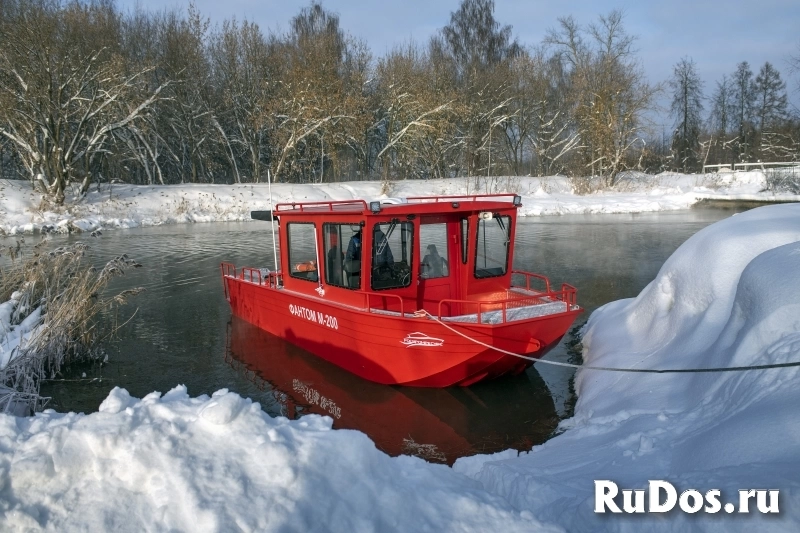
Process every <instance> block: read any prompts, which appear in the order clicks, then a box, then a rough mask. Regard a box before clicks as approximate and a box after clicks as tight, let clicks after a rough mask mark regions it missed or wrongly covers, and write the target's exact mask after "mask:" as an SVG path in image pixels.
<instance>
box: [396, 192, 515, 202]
mask: <svg viewBox="0 0 800 533" xmlns="http://www.w3.org/2000/svg"><path fill="white" fill-rule="evenodd" d="M515 196H517V195H515V194H504V193H495V194H465V195H463V196H461V195H456V196H410V197H408V198H406V201H407V202H408V203H410V204H425V203H439V202H446V203H453V202H458V201H462V202H477V201H479V200H495V201H501V200H500V199H501V198H508V201H509V202H512V203H513V202H514V197H515Z"/></svg>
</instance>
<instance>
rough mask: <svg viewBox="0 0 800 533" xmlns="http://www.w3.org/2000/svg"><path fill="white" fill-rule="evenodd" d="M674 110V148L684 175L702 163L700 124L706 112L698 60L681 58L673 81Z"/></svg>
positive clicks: (671, 86) (676, 159)
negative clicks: (698, 71)
mask: <svg viewBox="0 0 800 533" xmlns="http://www.w3.org/2000/svg"><path fill="white" fill-rule="evenodd" d="M669 85H670V88H671V89H672V106H671V111H672V115H673V117H675V130H674V132H673V134H672V149H673V151H674V152H675V161H676V162H677V167H678V168H679V169H680V170H682V171H683V172H689V171H695V170H697V163H698V161H699V160H700V157H699V155H698V149H699V146H700V122H701V118H700V116H701V113H702V112H703V92H702V91H703V82H702V80H701V79H700V76H698V74H697V68H696V67H695V64H694V61H692V60H691V59H689V58H683V59H681V60H680V61H679V62H678V63H677V64H676V65H675V67H674V69H673V74H672V79H670V81H669Z"/></svg>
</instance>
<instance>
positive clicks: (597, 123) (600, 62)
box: [546, 11, 659, 185]
mask: <svg viewBox="0 0 800 533" xmlns="http://www.w3.org/2000/svg"><path fill="white" fill-rule="evenodd" d="M559 22H560V25H561V28H560V30H559V31H551V32H550V33H549V34H548V37H547V40H546V42H547V43H549V44H552V45H555V46H556V47H557V48H558V49H559V50H560V51H561V53H562V54H564V57H565V58H566V60H567V62H568V64H569V65H570V68H571V73H572V76H573V79H574V82H573V87H574V91H575V92H574V96H573V98H574V100H573V101H574V111H573V112H574V114H575V117H576V120H577V122H578V124H579V133H580V136H581V144H582V145H583V146H584V147H585V148H584V153H585V159H584V164H585V166H586V167H589V168H591V171H592V174H595V173H596V172H599V174H601V175H603V176H604V177H605V181H606V184H607V185H613V184H614V183H615V181H616V176H617V174H618V173H619V172H620V171H621V170H623V169H624V168H627V166H628V160H629V159H630V158H631V155H632V153H633V152H634V151H636V150H637V149H641V147H642V146H643V144H644V140H643V133H644V125H645V124H644V121H645V118H644V116H645V112H646V111H648V110H650V109H651V108H652V107H653V105H654V96H655V94H656V92H657V91H658V90H659V88H658V87H653V86H651V85H650V84H649V83H647V81H646V80H645V78H644V73H643V71H642V68H641V65H640V64H639V62H638V61H637V60H636V59H635V56H634V49H633V43H634V38H633V37H632V36H630V35H628V34H627V33H626V32H625V30H624V27H623V24H622V23H623V16H622V13H621V12H620V11H612V12H611V13H609V14H608V15H606V16H601V17H600V20H599V22H598V23H595V24H590V25H589V26H588V28H586V29H582V28H581V27H580V26H578V24H577V23H576V22H575V20H574V19H573V18H571V17H568V18H563V19H560V20H559ZM584 36H585V37H587V38H588V39H589V42H588V43H587V42H586V41H585V40H584Z"/></svg>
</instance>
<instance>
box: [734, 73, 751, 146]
mask: <svg viewBox="0 0 800 533" xmlns="http://www.w3.org/2000/svg"><path fill="white" fill-rule="evenodd" d="M733 105H734V115H733V121H734V122H733V126H734V128H735V130H736V134H737V139H736V143H735V145H736V146H735V153H736V158H737V159H738V160H739V161H748V160H749V159H750V154H751V152H752V137H753V135H754V132H753V129H754V128H753V108H754V105H755V87H754V84H753V71H752V70H750V65H749V64H748V63H747V61H742V62H741V63H739V64H738V65H737V66H736V72H735V73H734V74H733Z"/></svg>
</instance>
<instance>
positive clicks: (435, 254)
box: [422, 244, 447, 278]
mask: <svg viewBox="0 0 800 533" xmlns="http://www.w3.org/2000/svg"><path fill="white" fill-rule="evenodd" d="M446 268H447V259H445V258H444V257H442V256H441V255H439V251H438V250H436V245H435V244H429V245H428V253H427V254H425V257H424V258H423V259H422V277H424V278H441V277H444V276H446V270H445V269H446Z"/></svg>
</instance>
